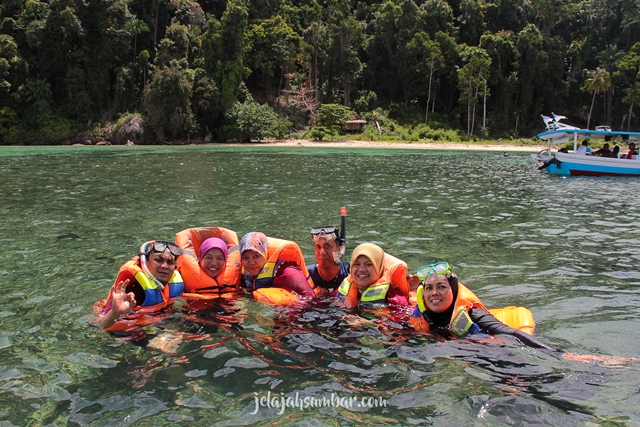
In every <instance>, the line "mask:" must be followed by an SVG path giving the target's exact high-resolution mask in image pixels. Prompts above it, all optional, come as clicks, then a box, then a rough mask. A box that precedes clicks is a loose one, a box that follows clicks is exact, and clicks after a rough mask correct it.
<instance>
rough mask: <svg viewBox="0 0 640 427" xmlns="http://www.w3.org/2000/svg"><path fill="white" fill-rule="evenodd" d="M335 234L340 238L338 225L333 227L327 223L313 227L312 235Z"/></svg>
mask: <svg viewBox="0 0 640 427" xmlns="http://www.w3.org/2000/svg"><path fill="white" fill-rule="evenodd" d="M331 234H333V235H335V236H336V238H338V227H333V226H330V225H325V226H322V227H316V228H312V229H311V235H312V236H320V237H323V236H328V235H331Z"/></svg>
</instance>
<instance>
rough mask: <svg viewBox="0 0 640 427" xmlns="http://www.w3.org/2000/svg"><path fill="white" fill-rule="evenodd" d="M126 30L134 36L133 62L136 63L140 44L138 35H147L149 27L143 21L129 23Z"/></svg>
mask: <svg viewBox="0 0 640 427" xmlns="http://www.w3.org/2000/svg"><path fill="white" fill-rule="evenodd" d="M124 29H125V30H126V31H129V32H131V34H133V62H135V61H136V49H137V44H138V34H141V33H146V32H148V31H150V30H149V26H148V25H147V24H146V23H145V22H144V21H143V20H141V19H136V20H135V21H130V22H127V24H126V25H125V27H124Z"/></svg>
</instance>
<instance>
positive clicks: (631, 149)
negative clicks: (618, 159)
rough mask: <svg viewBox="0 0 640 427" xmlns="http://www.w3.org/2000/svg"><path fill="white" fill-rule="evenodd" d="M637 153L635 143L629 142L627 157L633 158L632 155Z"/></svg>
mask: <svg viewBox="0 0 640 427" xmlns="http://www.w3.org/2000/svg"><path fill="white" fill-rule="evenodd" d="M636 155H638V151H637V150H636V144H635V143H634V142H631V143H629V152H628V153H627V159H633V156H636Z"/></svg>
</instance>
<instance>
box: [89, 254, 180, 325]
mask: <svg viewBox="0 0 640 427" xmlns="http://www.w3.org/2000/svg"><path fill="white" fill-rule="evenodd" d="M131 277H133V280H135V281H136V282H137V283H138V284H139V285H140V287H141V288H142V290H143V291H144V296H145V299H144V301H143V302H142V304H139V305H137V306H136V307H134V309H133V310H132V311H131V312H129V313H127V314H126V315H124V316H122V317H121V318H120V319H119V320H118V321H117V322H116V324H115V325H113V326H112V327H110V328H107V330H110V331H112V330H123V329H128V328H129V327H131V326H135V325H138V326H141V325H147V324H150V323H157V322H158V321H160V320H162V319H161V318H160V317H157V316H156V314H157V313H158V312H160V311H161V310H162V309H164V308H166V307H167V306H170V305H171V304H173V302H174V301H175V300H176V299H177V298H178V297H180V296H181V295H182V292H183V291H184V283H183V281H182V276H180V272H178V270H177V269H176V270H175V271H174V273H173V275H172V276H171V279H169V283H167V284H166V285H165V286H164V288H163V289H160V288H159V287H158V286H157V285H156V284H155V282H154V281H153V280H152V279H151V278H150V277H149V276H148V275H147V274H146V273H145V272H144V271H143V270H142V267H141V266H140V258H139V257H137V256H135V257H133V258H132V259H130V260H129V261H127V262H126V263H125V264H124V265H123V266H122V267H120V270H118V275H117V276H116V280H115V281H114V284H113V286H112V287H111V289H110V290H109V296H108V297H107V298H105V299H103V300H100V301H98V302H96V303H95V304H94V311H95V312H96V314H100V313H101V312H102V311H103V310H104V309H105V307H106V306H107V304H108V303H109V301H110V300H111V293H112V292H113V288H114V287H115V285H116V284H117V283H119V282H121V281H123V280H125V279H129V280H131Z"/></svg>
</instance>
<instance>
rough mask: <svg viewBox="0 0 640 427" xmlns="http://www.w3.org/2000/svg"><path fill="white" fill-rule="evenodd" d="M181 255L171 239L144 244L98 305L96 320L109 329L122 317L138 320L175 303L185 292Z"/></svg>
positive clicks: (96, 307) (119, 272) (95, 321)
mask: <svg viewBox="0 0 640 427" xmlns="http://www.w3.org/2000/svg"><path fill="white" fill-rule="evenodd" d="M180 254H181V251H180V248H178V246H176V245H175V244H173V243H170V242H165V241H160V240H158V241H153V240H152V241H149V242H146V243H144V244H143V245H142V246H141V247H140V253H139V255H138V256H135V257H133V258H132V259H131V260H129V261H127V262H126V263H125V264H124V265H123V266H122V267H120V270H119V271H118V275H117V277H116V280H115V282H114V284H113V286H112V287H111V290H110V291H109V296H108V297H107V298H106V299H104V300H102V301H98V302H97V303H96V304H95V307H94V308H95V310H96V311H97V312H98V316H97V317H96V318H95V319H94V323H97V324H98V325H100V326H102V327H103V328H107V329H108V328H111V327H113V326H114V325H115V324H116V322H117V321H118V320H119V319H121V318H122V319H123V320H129V321H134V323H135V321H137V320H140V319H141V318H142V317H145V315H146V314H151V313H157V312H160V311H162V309H164V308H166V307H168V306H170V305H171V304H173V302H174V301H175V299H176V298H178V297H179V296H180V295H182V293H183V292H184V283H183V282H182V277H181V276H180V273H179V272H178V270H176V261H177V258H178V256H179V255H180ZM145 322H146V320H145Z"/></svg>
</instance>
